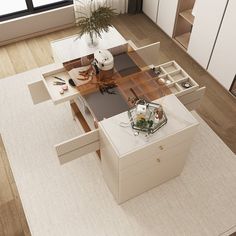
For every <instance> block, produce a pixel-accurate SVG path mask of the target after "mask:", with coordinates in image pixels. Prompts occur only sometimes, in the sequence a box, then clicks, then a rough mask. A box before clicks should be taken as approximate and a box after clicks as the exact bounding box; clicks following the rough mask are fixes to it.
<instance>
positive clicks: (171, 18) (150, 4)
mask: <svg viewBox="0 0 236 236" xmlns="http://www.w3.org/2000/svg"><path fill="white" fill-rule="evenodd" d="M178 1H179V0H143V12H144V13H145V14H146V15H147V16H148V17H149V18H150V19H151V20H152V21H153V22H155V23H156V24H157V25H158V26H159V27H160V28H161V29H162V30H163V31H164V32H165V33H166V34H168V35H169V36H170V37H172V35H173V30H174V25H175V17H176V11H177V7H178Z"/></svg>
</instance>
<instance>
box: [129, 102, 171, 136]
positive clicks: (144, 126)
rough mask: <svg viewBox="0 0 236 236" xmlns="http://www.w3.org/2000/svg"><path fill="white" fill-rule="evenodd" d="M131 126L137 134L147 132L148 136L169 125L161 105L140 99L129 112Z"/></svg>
mask: <svg viewBox="0 0 236 236" xmlns="http://www.w3.org/2000/svg"><path fill="white" fill-rule="evenodd" d="M128 116H129V118H130V122H131V126H132V128H133V129H134V130H136V133H137V132H140V131H141V132H145V133H147V135H149V134H153V133H155V132H156V131H157V130H158V129H160V128H161V127H162V126H163V125H165V124H166V123H167V117H166V114H165V112H164V110H163V108H162V106H161V105H160V104H157V103H154V102H146V101H145V100H144V99H140V100H138V101H137V102H136V104H135V106H134V107H132V108H131V109H130V110H129V111H128Z"/></svg>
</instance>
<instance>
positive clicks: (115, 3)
mask: <svg viewBox="0 0 236 236" xmlns="http://www.w3.org/2000/svg"><path fill="white" fill-rule="evenodd" d="M92 1H93V3H94V5H95V7H98V6H99V5H103V4H104V5H106V6H110V7H112V8H113V9H116V12H117V13H126V12H127V9H128V0H92ZM90 3H91V0H74V8H75V15H76V16H78V15H79V12H83V13H84V14H86V15H87V14H89V13H90Z"/></svg>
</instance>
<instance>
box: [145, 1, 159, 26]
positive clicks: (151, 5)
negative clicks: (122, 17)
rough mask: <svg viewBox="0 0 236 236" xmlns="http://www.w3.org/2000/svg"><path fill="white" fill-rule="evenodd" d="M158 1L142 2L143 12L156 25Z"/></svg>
mask: <svg viewBox="0 0 236 236" xmlns="http://www.w3.org/2000/svg"><path fill="white" fill-rule="evenodd" d="M158 4H159V0H143V12H144V13H145V14H146V15H147V16H148V17H149V18H150V19H151V20H152V21H153V22H155V23H156V20H157V12H158Z"/></svg>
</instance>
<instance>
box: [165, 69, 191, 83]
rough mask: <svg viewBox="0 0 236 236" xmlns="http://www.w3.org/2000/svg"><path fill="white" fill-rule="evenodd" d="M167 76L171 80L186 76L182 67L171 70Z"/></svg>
mask: <svg viewBox="0 0 236 236" xmlns="http://www.w3.org/2000/svg"><path fill="white" fill-rule="evenodd" d="M169 76H170V77H171V78H172V80H173V81H179V80H182V79H185V78H187V77H188V75H187V73H185V72H184V71H183V70H182V69H179V70H177V71H174V72H171V73H170V74H169Z"/></svg>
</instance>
